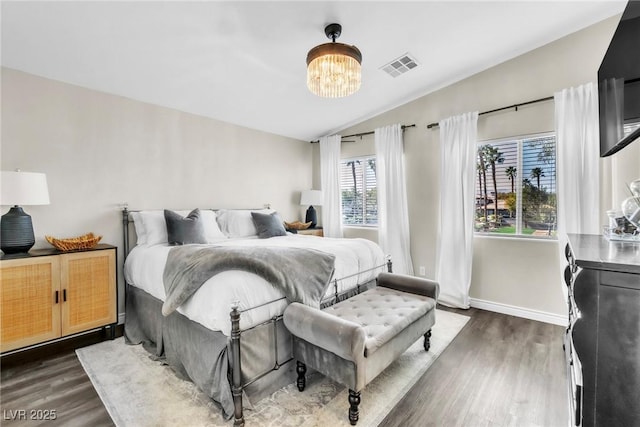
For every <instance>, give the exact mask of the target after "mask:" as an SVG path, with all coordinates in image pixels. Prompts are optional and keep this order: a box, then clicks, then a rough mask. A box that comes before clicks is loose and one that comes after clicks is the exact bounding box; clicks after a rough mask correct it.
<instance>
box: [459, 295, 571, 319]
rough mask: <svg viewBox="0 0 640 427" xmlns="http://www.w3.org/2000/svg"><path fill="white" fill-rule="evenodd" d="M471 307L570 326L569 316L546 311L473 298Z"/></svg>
mask: <svg viewBox="0 0 640 427" xmlns="http://www.w3.org/2000/svg"><path fill="white" fill-rule="evenodd" d="M470 302H471V307H474V308H479V309H482V310H487V311H493V312H496V313H502V314H508V315H510V316H516V317H522V318H525V319H531V320H537V321H539V322H544V323H551V324H553V325H560V326H567V325H568V324H569V319H568V315H567V316H563V315H560V314H554V313H548V312H545V311H539V310H532V309H530V308H524V307H516V306H514V305H507V304H501V303H499V302H493V301H485V300H481V299H476V298H471V299H470Z"/></svg>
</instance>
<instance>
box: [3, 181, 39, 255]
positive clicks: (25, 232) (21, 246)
mask: <svg viewBox="0 0 640 427" xmlns="http://www.w3.org/2000/svg"><path fill="white" fill-rule="evenodd" d="M48 204H49V189H48V187H47V176H46V175H45V174H43V173H36V172H22V171H20V170H16V171H15V172H14V171H2V175H1V180H0V205H2V206H10V205H13V207H12V208H11V209H9V212H7V213H6V214H4V215H2V218H1V219H0V249H2V251H3V252H4V253H5V254H15V253H24V252H29V249H31V247H32V246H33V245H34V244H35V238H34V235H33V224H32V223H31V216H29V215H28V214H27V213H25V211H24V210H22V208H21V207H20V205H25V206H29V205H48Z"/></svg>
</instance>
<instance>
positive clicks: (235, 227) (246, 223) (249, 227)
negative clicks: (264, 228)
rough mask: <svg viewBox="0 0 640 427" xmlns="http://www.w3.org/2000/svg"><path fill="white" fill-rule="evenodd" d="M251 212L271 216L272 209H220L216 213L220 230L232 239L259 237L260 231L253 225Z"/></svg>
mask: <svg viewBox="0 0 640 427" xmlns="http://www.w3.org/2000/svg"><path fill="white" fill-rule="evenodd" d="M251 212H259V213H266V214H270V213H272V212H274V211H273V210H272V209H259V210H251V209H233V210H228V209H220V210H219V211H218V212H216V216H217V218H218V225H219V226H220V230H222V232H223V233H224V234H226V235H227V236H229V237H230V238H236V239H237V238H243V237H254V236H257V235H258V230H256V226H255V225H254V224H253V218H252V217H251Z"/></svg>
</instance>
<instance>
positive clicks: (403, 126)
mask: <svg viewBox="0 0 640 427" xmlns="http://www.w3.org/2000/svg"><path fill="white" fill-rule="evenodd" d="M414 127H416V125H415V123H414V124H412V125H402V126H400V129H402V130H405V129H406V128H414ZM374 133H375V131H374V130H372V131H369V132H361V133H354V134H353V135H344V136H340V138H353V137H358V136H360V137H363V136H365V135H373V134H374ZM310 142H311V143H312V144H317V143H318V142H320V141H310ZM343 142H354V141H343Z"/></svg>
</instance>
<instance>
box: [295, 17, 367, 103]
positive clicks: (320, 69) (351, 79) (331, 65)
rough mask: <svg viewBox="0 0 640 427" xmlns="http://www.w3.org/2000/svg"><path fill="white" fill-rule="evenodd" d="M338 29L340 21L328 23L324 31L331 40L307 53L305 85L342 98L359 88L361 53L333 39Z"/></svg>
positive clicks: (319, 91)
mask: <svg viewBox="0 0 640 427" xmlns="http://www.w3.org/2000/svg"><path fill="white" fill-rule="evenodd" d="M341 32H342V26H341V25H340V24H330V25H327V26H326V27H325V29H324V33H325V34H326V35H327V37H328V38H330V39H331V43H325V44H321V45H319V46H316V47H314V48H313V49H311V50H310V51H309V53H308V54H307V87H308V88H309V90H310V91H311V92H312V93H314V94H316V95H318V96H322V97H324V98H341V97H343V96H349V95H351V94H353V93H355V92H357V91H358V89H360V80H361V77H360V76H361V66H360V64H361V63H362V53H360V51H359V50H358V48H357V47H355V46H349V45H346V44H343V43H336V39H337V38H338V37H340V33H341Z"/></svg>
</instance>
